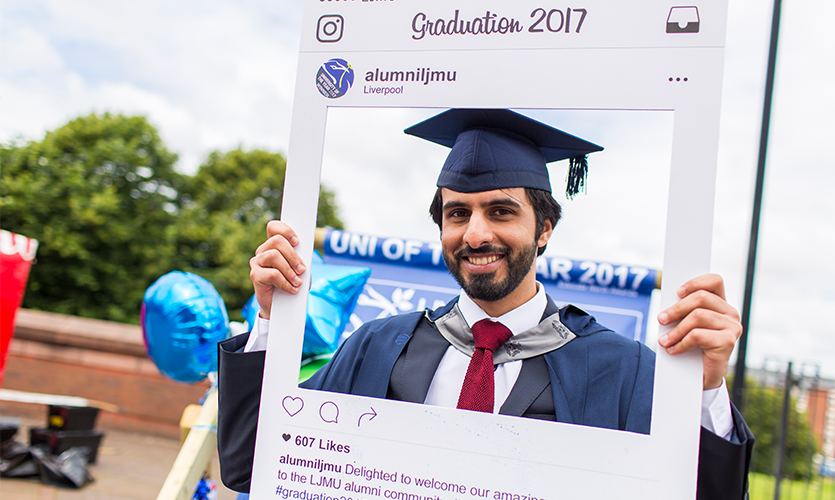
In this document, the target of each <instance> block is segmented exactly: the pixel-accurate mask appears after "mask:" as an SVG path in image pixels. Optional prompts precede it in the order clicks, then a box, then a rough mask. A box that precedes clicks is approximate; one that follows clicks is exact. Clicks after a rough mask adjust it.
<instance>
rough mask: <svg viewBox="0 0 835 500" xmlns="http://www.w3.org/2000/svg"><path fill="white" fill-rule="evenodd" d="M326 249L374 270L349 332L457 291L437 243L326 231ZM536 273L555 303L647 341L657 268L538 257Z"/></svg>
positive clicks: (340, 260) (344, 261)
mask: <svg viewBox="0 0 835 500" xmlns="http://www.w3.org/2000/svg"><path fill="white" fill-rule="evenodd" d="M323 249H324V259H325V262H326V263H328V264H336V265H350V266H367V267H370V268H371V277H370V278H369V279H368V282H367V283H366V285H365V289H364V290H363V293H362V295H360V297H359V300H358V302H357V307H356V309H355V310H354V314H353V315H352V317H351V325H349V326H348V327H347V328H346V335H347V334H350V333H351V332H352V331H353V330H354V329H356V328H357V327H359V325H361V324H362V323H364V322H366V321H370V320H372V319H375V318H384V317H387V316H393V315H396V314H400V313H405V312H411V311H416V310H423V309H425V308H429V309H435V308H436V307H439V306H441V305H443V304H445V303H447V302H448V301H449V300H451V299H453V298H454V297H456V296H457V295H458V294H459V293H460V287H459V286H458V283H456V282H455V279H453V277H452V276H451V275H450V274H449V272H448V271H447V268H446V264H445V263H444V259H443V255H442V252H441V244H440V242H439V241H438V242H432V243H428V242H424V241H419V240H411V239H403V238H394V237H378V236H370V235H362V234H356V233H349V232H346V231H338V230H327V232H326V233H325V239H324V244H323ZM536 271H537V280H538V281H539V282H540V283H542V284H543V285H544V286H545V291H546V292H547V293H548V295H550V296H551V298H552V299H554V301H555V302H557V304H558V305H562V304H568V303H571V304H574V305H576V306H577V307H580V308H581V309H583V310H585V311H586V312H588V313H590V314H592V315H593V316H594V317H595V318H596V319H597V320H598V321H599V322H600V323H601V324H604V325H606V326H607V327H609V328H611V329H612V330H614V331H616V332H618V333H620V334H622V335H624V336H626V337H629V338H631V339H635V340H640V341H641V342H644V341H645V340H646V328H647V319H648V313H649V303H650V295H651V293H652V290H653V289H654V288H656V282H657V280H658V278H659V276H660V273H659V272H658V271H656V270H654V269H647V268H643V267H637V266H627V265H620V264H614V263H609V262H597V261H590V260H583V261H578V260H572V259H567V258H562V257H544V256H543V257H538V258H537V260H536Z"/></svg>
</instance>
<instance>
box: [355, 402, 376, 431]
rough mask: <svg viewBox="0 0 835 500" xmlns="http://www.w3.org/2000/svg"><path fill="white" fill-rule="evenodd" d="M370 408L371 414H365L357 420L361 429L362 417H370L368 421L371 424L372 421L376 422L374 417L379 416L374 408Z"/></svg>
mask: <svg viewBox="0 0 835 500" xmlns="http://www.w3.org/2000/svg"><path fill="white" fill-rule="evenodd" d="M369 408H371V411H370V412H367V413H363V414H362V415H360V418H359V419H358V420H357V427H359V426H360V425H361V424H362V417H365V416H368V421H369V422H371V421H372V420H374V417H376V416H377V412H376V411H374V408H373V407H369Z"/></svg>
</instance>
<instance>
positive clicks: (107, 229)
mask: <svg viewBox="0 0 835 500" xmlns="http://www.w3.org/2000/svg"><path fill="white" fill-rule="evenodd" d="M176 160H177V156H176V155H175V154H173V153H171V152H169V151H168V149H166V147H165V145H164V144H163V143H162V141H161V139H160V138H159V135H158V134H157V131H156V130H155V129H154V127H152V126H151V125H150V124H149V123H148V121H147V120H146V119H145V118H143V117H125V116H121V115H110V114H105V115H102V116H96V115H90V116H86V117H82V118H78V119H75V120H72V121H71V122H69V123H67V124H66V125H64V126H62V127H60V128H59V129H57V130H55V131H53V132H49V133H47V135H46V137H45V138H44V140H43V141H41V142H30V143H28V144H25V145H23V146H17V145H14V144H12V145H4V146H2V147H0V162H2V179H0V213H2V225H3V228H4V229H7V230H10V231H13V232H17V233H21V234H23V235H25V236H28V237H30V238H35V239H36V240H38V241H39V242H40V246H39V248H38V255H37V258H38V260H37V265H35V266H33V267H32V270H31V273H30V276H29V285H28V291H27V293H26V296H25V298H24V303H23V307H29V308H36V309H43V310H48V311H53V312H59V313H66V314H76V315H79V316H87V317H96V318H103V319H111V320H115V321H133V322H136V321H137V319H138V317H137V312H138V304H139V303H140V302H141V300H142V294H143V291H144V290H145V288H146V287H147V286H148V285H150V284H151V283H152V282H153V280H154V279H156V277H157V276H159V275H160V274H162V273H164V272H166V271H167V270H169V269H170V268H171V267H172V266H173V265H175V262H174V260H173V259H172V257H174V256H173V255H172V254H171V252H169V251H167V248H166V242H167V241H169V235H170V231H171V228H172V226H173V224H174V223H175V222H176V218H175V216H174V213H175V212H176V204H175V203H176V196H177V189H178V188H179V187H180V186H181V185H182V182H183V177H182V176H181V175H180V174H178V173H177V172H175V171H174V162H176Z"/></svg>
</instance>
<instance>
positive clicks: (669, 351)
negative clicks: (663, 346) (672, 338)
mask: <svg viewBox="0 0 835 500" xmlns="http://www.w3.org/2000/svg"><path fill="white" fill-rule="evenodd" d="M675 350H676V348H675V347H668V348H667V354H673V353H674V351H675Z"/></svg>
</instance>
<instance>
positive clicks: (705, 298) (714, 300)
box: [658, 290, 739, 325]
mask: <svg viewBox="0 0 835 500" xmlns="http://www.w3.org/2000/svg"><path fill="white" fill-rule="evenodd" d="M697 309H707V310H709V311H714V312H717V313H720V314H725V315H728V316H729V317H731V318H732V319H734V320H736V321H739V312H737V310H736V309H735V308H734V307H733V306H731V305H730V304H728V303H727V302H726V301H725V299H723V298H722V297H720V296H719V295H716V294H714V293H712V292H709V291H706V290H698V291H695V292H693V293H691V294H689V295H687V296H686V297H684V298H683V299H681V300H679V301H678V302H676V303H675V304H673V305H672V306H670V307H668V308H667V309H665V310H664V311H662V312H661V313H660V314H659V315H658V322H659V323H661V324H662V325H668V324H670V323H674V322H676V321H679V320H681V319H683V318H685V317H686V316H687V315H689V314H690V313H692V312H693V311H695V310H697Z"/></svg>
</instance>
